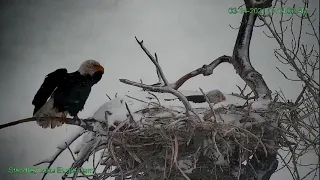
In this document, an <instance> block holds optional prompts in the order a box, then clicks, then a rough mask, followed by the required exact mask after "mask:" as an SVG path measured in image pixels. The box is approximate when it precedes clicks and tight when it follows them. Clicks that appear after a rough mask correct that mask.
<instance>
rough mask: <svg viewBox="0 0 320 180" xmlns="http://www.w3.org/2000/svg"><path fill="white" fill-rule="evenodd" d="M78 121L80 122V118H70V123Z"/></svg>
mask: <svg viewBox="0 0 320 180" xmlns="http://www.w3.org/2000/svg"><path fill="white" fill-rule="evenodd" d="M79 120H80V118H79V117H78V116H73V118H72V122H76V121H79Z"/></svg>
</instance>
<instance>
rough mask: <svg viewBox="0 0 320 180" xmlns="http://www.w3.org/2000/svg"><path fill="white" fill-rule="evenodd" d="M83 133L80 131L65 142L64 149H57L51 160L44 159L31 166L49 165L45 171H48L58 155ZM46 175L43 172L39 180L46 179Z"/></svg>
mask: <svg viewBox="0 0 320 180" xmlns="http://www.w3.org/2000/svg"><path fill="white" fill-rule="evenodd" d="M84 132H85V131H80V132H79V133H77V134H76V135H75V136H74V137H73V138H71V139H70V140H69V142H65V144H66V145H65V146H64V147H62V148H61V147H59V148H58V151H57V152H56V153H55V154H54V155H53V156H52V158H50V159H46V160H44V161H41V162H39V163H36V164H34V165H33V166H38V165H40V164H43V163H49V165H48V167H47V169H50V167H51V165H52V164H53V163H54V162H55V160H56V159H57V158H58V157H59V155H60V154H61V153H62V152H63V151H64V150H66V149H67V148H68V147H69V146H70V145H71V144H72V143H73V142H74V141H75V140H77V139H78V138H79V137H80V136H81V135H82V134H83V133H84ZM47 174H48V172H45V173H44V175H43V176H42V178H41V180H44V178H45V177H46V175H47Z"/></svg>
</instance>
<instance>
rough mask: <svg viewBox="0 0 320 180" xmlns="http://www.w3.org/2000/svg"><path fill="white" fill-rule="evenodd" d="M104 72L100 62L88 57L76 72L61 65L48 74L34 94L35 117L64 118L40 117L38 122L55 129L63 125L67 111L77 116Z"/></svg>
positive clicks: (42, 125)
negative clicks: (69, 71) (44, 118)
mask: <svg viewBox="0 0 320 180" xmlns="http://www.w3.org/2000/svg"><path fill="white" fill-rule="evenodd" d="M103 73H104V68H103V67H102V66H101V65H100V64H99V62H97V61H95V60H86V61H84V62H83V63H82V64H81V66H80V68H79V69H78V70H77V71H75V72H72V73H68V71H67V69H65V68H61V69H57V70H56V71H54V72H52V73H50V74H48V75H47V76H46V77H45V79H44V82H43V84H42V85H41V87H40V89H39V90H38V91H37V93H36V94H35V96H34V98H33V101H32V104H33V105H34V111H33V117H45V116H50V117H61V121H58V120H49V119H48V120H39V121H37V124H39V125H40V126H41V127H43V128H48V127H51V129H53V128H55V127H59V126H61V125H62V124H63V121H64V120H66V117H67V115H70V116H73V117H74V118H78V113H79V111H81V110H83V108H84V104H85V102H86V100H87V98H88V97H89V94H90V91H91V87H92V86H93V85H94V84H96V83H98V82H99V81H100V79H101V78H102V75H103Z"/></svg>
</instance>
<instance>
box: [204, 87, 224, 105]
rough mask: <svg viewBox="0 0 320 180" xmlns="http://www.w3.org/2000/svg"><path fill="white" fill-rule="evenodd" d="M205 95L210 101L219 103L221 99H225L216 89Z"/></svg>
mask: <svg viewBox="0 0 320 180" xmlns="http://www.w3.org/2000/svg"><path fill="white" fill-rule="evenodd" d="M206 95H207V97H208V99H209V102H210V103H214V104H217V103H219V102H221V101H224V100H226V97H225V96H224V95H223V93H222V92H221V91H219V90H218V89H215V90H212V91H209V92H208V93H207V94H206Z"/></svg>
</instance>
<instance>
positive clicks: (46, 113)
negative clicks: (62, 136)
mask: <svg viewBox="0 0 320 180" xmlns="http://www.w3.org/2000/svg"><path fill="white" fill-rule="evenodd" d="M53 102H54V101H53V98H50V99H49V100H48V101H47V102H46V103H45V104H44V105H43V106H42V107H41V108H40V109H39V110H38V111H37V112H36V113H35V114H34V116H33V117H59V118H61V121H60V120H56V119H49V118H47V119H46V120H39V121H37V124H38V125H39V126H41V127H42V128H49V127H50V128H51V129H53V128H55V127H59V126H62V124H63V121H64V120H66V117H67V116H66V112H58V110H57V109H56V108H54V107H53Z"/></svg>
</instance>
